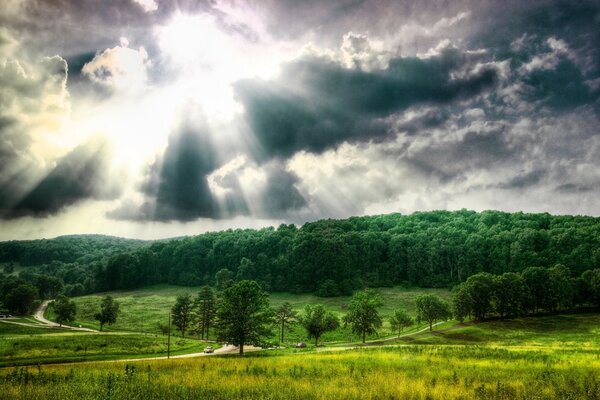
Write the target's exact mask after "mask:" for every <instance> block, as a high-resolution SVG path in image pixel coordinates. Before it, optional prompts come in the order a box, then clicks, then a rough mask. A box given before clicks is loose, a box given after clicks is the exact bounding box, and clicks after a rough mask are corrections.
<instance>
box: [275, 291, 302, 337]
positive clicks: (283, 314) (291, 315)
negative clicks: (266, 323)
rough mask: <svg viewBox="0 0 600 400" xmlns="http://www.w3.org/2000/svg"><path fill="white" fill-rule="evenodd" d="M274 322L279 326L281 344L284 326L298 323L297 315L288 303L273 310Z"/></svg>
mask: <svg viewBox="0 0 600 400" xmlns="http://www.w3.org/2000/svg"><path fill="white" fill-rule="evenodd" d="M275 320H276V321H277V325H278V326H279V343H283V340H284V338H285V328H286V326H288V325H290V324H293V323H295V322H297V321H298V313H297V312H296V311H294V309H293V308H292V305H291V304H290V303H289V302H287V301H286V302H285V303H283V304H282V305H280V306H279V307H277V309H276V310H275Z"/></svg>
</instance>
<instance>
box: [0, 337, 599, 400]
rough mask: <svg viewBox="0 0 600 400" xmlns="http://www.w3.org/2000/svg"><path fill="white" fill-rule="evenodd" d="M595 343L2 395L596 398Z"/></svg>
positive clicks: (31, 377) (89, 380) (187, 371)
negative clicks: (571, 349)
mask: <svg viewBox="0 0 600 400" xmlns="http://www.w3.org/2000/svg"><path fill="white" fill-rule="evenodd" d="M599 371H600V356H599V354H598V352H597V351H595V352H587V353H585V352H584V353H565V352H561V351H559V349H553V348H546V349H543V350H540V349H537V350H535V351H533V350H524V349H512V350H508V349H502V348H494V347H488V346H484V347H477V346H428V345H421V346H413V345H405V346H398V347H392V348H378V349H359V350H350V351H343V352H330V353H313V354H283V355H268V356H264V355H263V356H246V357H244V358H239V357H231V356H228V357H212V358H200V359H187V360H170V361H148V362H137V363H126V362H111V363H106V364H102V365H99V364H84V365H78V366H77V368H74V367H73V366H47V367H41V368H29V369H26V368H15V369H9V370H3V371H1V372H0V398H2V399H4V398H6V399H74V398H76V399H159V398H160V399H163V398H173V399H175V398H177V399H327V400H329V399H421V400H423V399H482V400H483V399H485V400H488V399H532V400H533V399H600V379H599V376H598V373H599Z"/></svg>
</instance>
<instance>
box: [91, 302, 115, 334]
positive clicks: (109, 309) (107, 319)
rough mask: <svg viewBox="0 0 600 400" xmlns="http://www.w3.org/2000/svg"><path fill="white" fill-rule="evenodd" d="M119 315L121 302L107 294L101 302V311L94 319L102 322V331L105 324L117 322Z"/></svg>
mask: <svg viewBox="0 0 600 400" xmlns="http://www.w3.org/2000/svg"><path fill="white" fill-rule="evenodd" d="M118 315H119V303H117V302H116V301H114V300H113V298H112V297H111V296H106V297H104V298H103V299H102V303H101V304H100V312H99V313H96V314H95V315H94V319H96V320H97V321H99V322H100V332H102V329H103V327H104V325H105V324H108V325H112V324H114V323H115V322H117V316H118Z"/></svg>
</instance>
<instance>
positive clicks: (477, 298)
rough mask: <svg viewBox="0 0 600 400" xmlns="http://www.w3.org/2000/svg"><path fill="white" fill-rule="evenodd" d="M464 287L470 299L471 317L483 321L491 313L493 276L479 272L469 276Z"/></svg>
mask: <svg viewBox="0 0 600 400" xmlns="http://www.w3.org/2000/svg"><path fill="white" fill-rule="evenodd" d="M465 286H466V288H467V290H468V291H469V295H470V297H471V307H472V311H473V316H474V317H475V318H477V319H480V320H482V319H485V317H486V315H488V314H489V313H490V312H491V311H492V296H493V293H494V276H493V275H492V274H489V273H487V272H480V273H478V274H475V275H472V276H470V277H469V278H468V279H467V281H466V282H465Z"/></svg>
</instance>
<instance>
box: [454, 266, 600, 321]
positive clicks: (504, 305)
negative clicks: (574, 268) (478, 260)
mask: <svg viewBox="0 0 600 400" xmlns="http://www.w3.org/2000/svg"><path fill="white" fill-rule="evenodd" d="M598 306H600V269H594V270H588V271H584V272H583V273H582V274H581V275H580V276H579V277H572V276H571V272H570V271H569V269H568V268H567V267H565V266H564V265H560V264H559V265H555V266H554V267H552V268H541V267H529V268H526V269H525V270H523V271H522V272H505V273H503V274H501V275H492V274H490V273H487V272H480V273H478V274H475V275H472V276H470V277H469V278H467V280H466V281H465V282H463V283H460V284H458V285H456V286H455V287H454V289H453V310H454V315H455V317H456V318H457V319H458V320H460V321H461V322H462V321H463V320H464V319H465V318H469V317H472V318H475V319H478V320H484V319H486V318H489V317H499V318H506V317H516V316H522V315H531V314H538V313H545V314H555V313H558V312H560V311H563V310H569V309H573V308H577V307H598Z"/></svg>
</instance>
